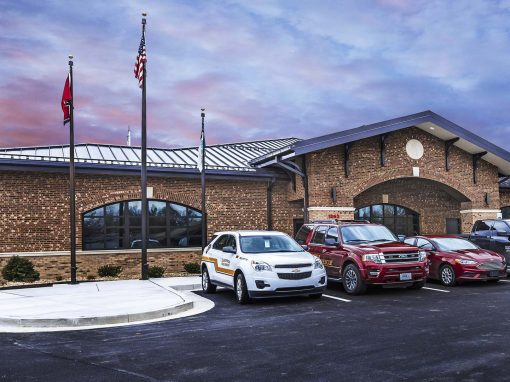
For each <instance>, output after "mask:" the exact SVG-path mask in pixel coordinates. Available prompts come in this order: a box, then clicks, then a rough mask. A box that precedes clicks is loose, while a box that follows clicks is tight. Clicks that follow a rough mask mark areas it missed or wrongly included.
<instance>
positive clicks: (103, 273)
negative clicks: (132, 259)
mask: <svg viewBox="0 0 510 382" xmlns="http://www.w3.org/2000/svg"><path fill="white" fill-rule="evenodd" d="M121 272H122V267H121V266H120V265H110V264H106V265H103V266H101V267H99V268H98V269H97V274H98V275H99V277H117V276H118V275H120V274H121Z"/></svg>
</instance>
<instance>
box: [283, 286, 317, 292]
mask: <svg viewBox="0 0 510 382" xmlns="http://www.w3.org/2000/svg"><path fill="white" fill-rule="evenodd" d="M314 288H315V287H314V286H313V285H303V286H300V287H290V288H276V289H275V292H293V291H299V290H308V289H314Z"/></svg>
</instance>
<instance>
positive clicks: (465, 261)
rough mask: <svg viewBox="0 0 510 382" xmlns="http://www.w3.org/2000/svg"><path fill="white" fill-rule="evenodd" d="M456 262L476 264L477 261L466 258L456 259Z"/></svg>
mask: <svg viewBox="0 0 510 382" xmlns="http://www.w3.org/2000/svg"><path fill="white" fill-rule="evenodd" d="M455 262H456V263H457V264H462V265H474V264H476V261H474V260H466V259H455Z"/></svg>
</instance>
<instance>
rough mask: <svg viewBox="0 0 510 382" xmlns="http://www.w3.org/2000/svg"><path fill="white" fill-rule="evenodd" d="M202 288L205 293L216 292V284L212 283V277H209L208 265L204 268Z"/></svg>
mask: <svg viewBox="0 0 510 382" xmlns="http://www.w3.org/2000/svg"><path fill="white" fill-rule="evenodd" d="M202 290H203V291H204V292H205V293H214V292H216V285H214V284H211V278H210V277H209V271H208V270H207V267H204V268H203V269H202Z"/></svg>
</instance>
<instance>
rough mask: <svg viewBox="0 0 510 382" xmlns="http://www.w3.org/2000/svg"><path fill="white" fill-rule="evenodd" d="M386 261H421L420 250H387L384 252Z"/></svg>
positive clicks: (391, 262)
mask: <svg viewBox="0 0 510 382" xmlns="http://www.w3.org/2000/svg"><path fill="white" fill-rule="evenodd" d="M383 255H384V260H386V263H390V264H393V263H412V262H415V261H419V259H420V255H419V254H418V252H391V253H390V252H387V253H383Z"/></svg>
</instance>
